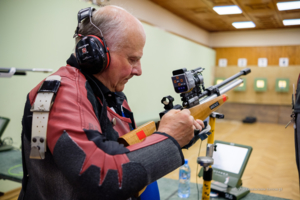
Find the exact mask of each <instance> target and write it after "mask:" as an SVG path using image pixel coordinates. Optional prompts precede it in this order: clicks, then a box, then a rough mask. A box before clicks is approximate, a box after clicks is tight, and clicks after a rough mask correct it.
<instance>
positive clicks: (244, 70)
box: [216, 68, 251, 88]
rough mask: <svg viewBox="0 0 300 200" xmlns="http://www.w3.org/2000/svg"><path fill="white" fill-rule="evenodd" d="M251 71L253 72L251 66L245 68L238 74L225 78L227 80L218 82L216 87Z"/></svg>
mask: <svg viewBox="0 0 300 200" xmlns="http://www.w3.org/2000/svg"><path fill="white" fill-rule="evenodd" d="M250 72H251V70H250V68H246V69H243V70H241V71H240V72H239V73H237V74H235V75H233V76H231V77H229V78H227V79H225V80H224V81H222V82H221V83H219V84H217V85H216V87H217V88H220V87H222V86H224V85H225V84H227V83H229V82H231V81H233V80H234V79H236V78H238V77H240V76H242V75H247V74H249V73H250Z"/></svg>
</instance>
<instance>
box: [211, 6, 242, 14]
mask: <svg viewBox="0 0 300 200" xmlns="http://www.w3.org/2000/svg"><path fill="white" fill-rule="evenodd" d="M213 9H214V11H216V12H217V13H218V14H219V15H231V14H240V13H242V10H241V9H240V8H239V7H238V6H236V5H234V6H215V7H213Z"/></svg>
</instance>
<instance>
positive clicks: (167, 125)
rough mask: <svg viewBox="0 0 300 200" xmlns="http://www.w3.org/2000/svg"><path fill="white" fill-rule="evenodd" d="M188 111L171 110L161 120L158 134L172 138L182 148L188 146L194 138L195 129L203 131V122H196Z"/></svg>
mask: <svg viewBox="0 0 300 200" xmlns="http://www.w3.org/2000/svg"><path fill="white" fill-rule="evenodd" d="M190 114H191V113H190V111H189V110H188V109H183V110H170V111H169V112H167V113H166V114H165V115H164V116H163V117H162V119H161V121H160V123H159V128H158V132H164V133H166V134H168V135H170V136H172V137H173V138H174V139H175V140H176V141H177V142H178V143H179V145H180V147H183V146H185V145H186V144H188V143H189V142H190V141H191V140H192V139H193V137H194V129H195V128H197V129H200V130H201V129H202V127H203V126H204V125H203V122H202V121H201V120H197V121H195V120H194V117H193V116H191V115H190Z"/></svg>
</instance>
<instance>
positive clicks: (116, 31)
mask: <svg viewBox="0 0 300 200" xmlns="http://www.w3.org/2000/svg"><path fill="white" fill-rule="evenodd" d="M110 7H113V8H117V9H111V10H110V11H109V12H108V11H107V10H106V9H105V7H101V8H99V9H98V10H97V11H95V12H93V16H92V18H91V20H92V22H93V24H94V25H95V26H97V27H98V28H99V29H100V30H101V32H102V34H103V37H104V39H105V41H106V45H107V46H108V47H109V50H110V51H117V50H119V49H120V47H121V45H122V41H123V37H124V33H125V30H126V28H127V24H126V23H125V20H124V17H123V15H122V14H120V12H119V11H120V10H119V9H122V10H124V9H123V8H121V7H117V6H110ZM124 11H125V10H124ZM93 24H92V23H90V19H89V18H86V19H85V20H83V22H82V23H80V25H79V31H78V33H79V34H82V35H84V36H85V35H95V36H97V37H101V33H100V31H99V30H98V29H97V28H96V27H95V26H93ZM80 39H81V38H80V37H77V38H76V44H77V43H78V42H79V40H80Z"/></svg>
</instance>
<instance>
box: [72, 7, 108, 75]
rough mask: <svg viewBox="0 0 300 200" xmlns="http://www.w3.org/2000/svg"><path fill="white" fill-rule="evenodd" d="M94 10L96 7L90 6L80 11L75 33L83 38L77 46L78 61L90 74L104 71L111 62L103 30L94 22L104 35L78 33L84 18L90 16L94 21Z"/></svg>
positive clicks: (81, 67)
mask: <svg viewBox="0 0 300 200" xmlns="http://www.w3.org/2000/svg"><path fill="white" fill-rule="evenodd" d="M94 10H95V8H91V7H89V8H85V9H82V10H80V11H79V12H78V26H77V28H76V30H75V34H74V36H79V37H81V40H80V41H79V42H78V43H77V45H76V48H75V53H76V59H77V62H78V64H79V66H80V69H81V70H82V71H84V72H87V73H90V74H97V73H99V72H102V71H103V70H104V69H106V68H107V67H108V66H109V63H110V54H109V48H108V47H107V46H106V43H105V40H104V38H103V35H102V32H101V30H100V29H99V28H97V27H96V26H95V25H94V24H93V25H94V26H95V28H97V29H98V30H99V32H100V34H101V36H102V37H97V36H95V35H87V36H83V35H81V34H78V31H79V24H80V23H81V21H82V20H84V19H85V18H87V17H89V18H90V23H92V22H91V17H92V12H93V11H94Z"/></svg>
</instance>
